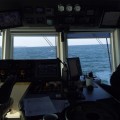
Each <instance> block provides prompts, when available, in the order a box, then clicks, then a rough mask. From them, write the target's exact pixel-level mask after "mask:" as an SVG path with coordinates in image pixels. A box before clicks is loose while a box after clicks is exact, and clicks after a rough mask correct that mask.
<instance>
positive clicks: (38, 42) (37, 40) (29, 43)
mask: <svg viewBox="0 0 120 120" xmlns="http://www.w3.org/2000/svg"><path fill="white" fill-rule="evenodd" d="M46 38H47V39H48V40H49V41H50V43H52V45H53V46H54V45H55V38H54V37H46ZM98 40H100V42H101V43H102V44H106V38H100V39H98V38H97V39H96V38H95V39H68V45H93V44H99V42H98ZM1 41H2V37H1V36H0V46H1V44H2V42H1ZM14 45H15V46H16V47H19V46H21V47H25V46H26V47H40V46H49V44H48V42H47V41H46V40H45V39H44V38H43V37H15V38H14Z"/></svg>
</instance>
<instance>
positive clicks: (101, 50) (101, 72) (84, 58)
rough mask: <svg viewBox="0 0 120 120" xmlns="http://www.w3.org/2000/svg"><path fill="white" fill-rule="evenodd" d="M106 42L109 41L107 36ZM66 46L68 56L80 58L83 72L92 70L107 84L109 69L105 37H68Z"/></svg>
mask: <svg viewBox="0 0 120 120" xmlns="http://www.w3.org/2000/svg"><path fill="white" fill-rule="evenodd" d="M108 42H109V43H110V39H109V38H108ZM68 46H69V47H68V57H75V56H77V57H79V58H80V61H81V66H82V70H83V73H84V74H86V73H88V72H90V71H93V73H94V74H95V75H97V76H98V77H100V78H101V80H102V82H104V83H107V84H109V79H110V73H111V70H110V63H109V56H108V49H107V44H106V38H101V39H68ZM108 46H109V47H110V44H108Z"/></svg>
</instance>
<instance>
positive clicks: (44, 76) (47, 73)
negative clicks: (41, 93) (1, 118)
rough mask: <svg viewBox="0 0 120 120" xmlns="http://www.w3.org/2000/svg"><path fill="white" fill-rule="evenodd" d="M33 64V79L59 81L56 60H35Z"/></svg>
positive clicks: (59, 72)
mask: <svg viewBox="0 0 120 120" xmlns="http://www.w3.org/2000/svg"><path fill="white" fill-rule="evenodd" d="M35 64H36V65H35V78H36V80H37V81H59V80H60V79H61V70H60V62H59V60H58V59H43V60H42V59H41V60H39V61H37V60H36V61H35Z"/></svg>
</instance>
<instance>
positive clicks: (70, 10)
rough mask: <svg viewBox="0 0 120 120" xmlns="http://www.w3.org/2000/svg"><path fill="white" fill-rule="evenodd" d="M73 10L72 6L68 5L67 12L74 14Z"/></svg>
mask: <svg viewBox="0 0 120 120" xmlns="http://www.w3.org/2000/svg"><path fill="white" fill-rule="evenodd" d="M72 10H73V7H72V5H70V4H68V5H67V6H66V11H67V12H72Z"/></svg>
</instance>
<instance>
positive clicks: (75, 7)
mask: <svg viewBox="0 0 120 120" xmlns="http://www.w3.org/2000/svg"><path fill="white" fill-rule="evenodd" d="M74 10H75V11H76V12H79V11H80V10H81V7H80V5H79V4H76V5H75V6H74Z"/></svg>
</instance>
